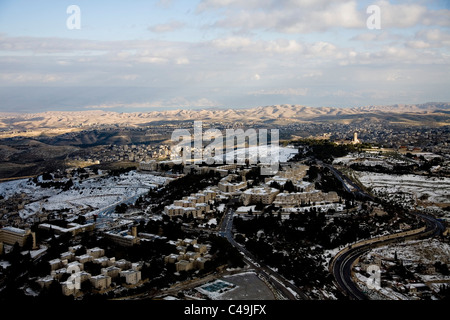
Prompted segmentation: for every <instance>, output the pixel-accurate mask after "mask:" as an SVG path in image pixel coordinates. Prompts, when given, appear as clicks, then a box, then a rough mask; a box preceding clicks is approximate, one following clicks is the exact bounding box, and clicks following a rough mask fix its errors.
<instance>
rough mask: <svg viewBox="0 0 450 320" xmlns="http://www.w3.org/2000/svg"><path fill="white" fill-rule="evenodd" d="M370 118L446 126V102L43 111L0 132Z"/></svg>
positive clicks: (13, 118)
mask: <svg viewBox="0 0 450 320" xmlns="http://www.w3.org/2000/svg"><path fill="white" fill-rule="evenodd" d="M362 118H374V119H378V120H385V121H395V122H399V123H402V122H405V123H408V122H411V121H416V122H417V121H426V122H435V123H436V124H437V125H448V124H450V123H449V119H450V103H434V102H430V103H425V104H417V105H406V104H405V105H402V104H398V105H390V106H365V107H353V108H334V107H308V106H301V105H274V106H266V107H255V108H247V109H203V110H169V111H151V112H134V113H119V112H111V111H101V110H89V111H74V112H69V111H67V112H66V111H47V112H42V113H34V114H28V113H27V114H19V113H0V129H3V131H6V130H8V129H9V130H20V131H24V130H39V129H41V130H42V129H50V130H51V129H54V130H57V129H62V130H64V129H67V128H76V127H78V128H85V127H90V126H93V125H118V126H145V125H149V124H151V123H152V122H161V121H171V122H172V121H194V120H203V121H214V122H261V123H264V122H271V123H287V122H309V121H331V120H333V121H338V120H344V119H347V120H351V121H356V120H358V119H359V120H360V119H362Z"/></svg>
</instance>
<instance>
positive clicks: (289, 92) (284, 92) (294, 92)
mask: <svg viewBox="0 0 450 320" xmlns="http://www.w3.org/2000/svg"><path fill="white" fill-rule="evenodd" d="M308 91H309V89H308V88H296V89H293V88H287V89H271V90H265V89H261V90H258V91H252V92H249V94H250V95H280V96H306V95H307V94H308Z"/></svg>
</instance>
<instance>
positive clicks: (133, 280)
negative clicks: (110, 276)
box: [120, 269, 141, 285]
mask: <svg viewBox="0 0 450 320" xmlns="http://www.w3.org/2000/svg"><path fill="white" fill-rule="evenodd" d="M120 276H121V277H124V278H125V283H126V284H129V285H134V284H137V283H139V281H141V271H138V270H132V269H130V270H124V271H121V272H120Z"/></svg>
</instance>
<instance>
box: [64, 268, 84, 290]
mask: <svg viewBox="0 0 450 320" xmlns="http://www.w3.org/2000/svg"><path fill="white" fill-rule="evenodd" d="M66 272H67V273H69V274H70V277H69V278H68V279H67V282H66V284H67V288H68V289H70V290H73V289H76V290H79V289H81V277H80V272H81V270H80V267H78V266H76V265H74V266H69V267H68V268H67V270H66Z"/></svg>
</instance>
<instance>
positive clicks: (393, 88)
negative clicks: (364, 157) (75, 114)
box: [0, 0, 450, 112]
mask: <svg viewBox="0 0 450 320" xmlns="http://www.w3.org/2000/svg"><path fill="white" fill-rule="evenodd" d="M71 5H76V6H78V8H79V9H80V12H79V16H78V18H79V26H75V27H74V28H70V23H73V22H74V21H73V20H71V19H72V17H73V14H74V12H72V11H68V9H69V7H70V6H71ZM370 6H376V7H378V8H379V9H380V17H379V18H380V26H379V27H380V29H376V28H375V29H371V28H369V27H368V25H367V24H368V23H367V22H368V19H369V18H370V17H371V16H372V14H371V13H370V12H369V13H368V8H369V7H370ZM449 16H450V10H449V5H448V2H446V1H350V0H341V1H333V2H332V3H329V2H327V1H314V2H312V1H293V0H291V1H287V0H286V1H272V0H266V1H245V2H239V1H232V0H228V1H218V0H203V1H176V0H172V1H170V0H165V1H163V0H160V1H133V2H131V3H127V4H124V3H122V2H120V1H108V2H105V1H96V2H95V3H91V2H89V1H83V0H79V1H58V2H54V1H40V2H39V3H37V2H31V1H3V2H2V4H0V66H1V68H2V73H1V75H0V100H1V101H2V104H1V106H0V111H2V112H13V111H14V112H17V111H18V112H41V111H53V110H60V111H69V110H70V111H74V110H96V109H105V110H110V111H119V112H135V111H142V112H145V111H155V110H171V109H198V108H244V107H256V106H265V105H274V104H301V105H309V106H314V107H320V106H327V107H357V106H365V105H382V104H384V105H386V104H388V105H392V104H397V103H410V104H417V103H425V102H429V101H450V96H449V94H448V92H447V91H448V90H447V87H448V85H449V84H450V81H449V80H450V78H449V75H448V74H449V72H448V71H449V60H450V55H449V51H450V50H449V47H450V33H449V26H450V19H448V18H449ZM77 27H79V29H78V28H77Z"/></svg>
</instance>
